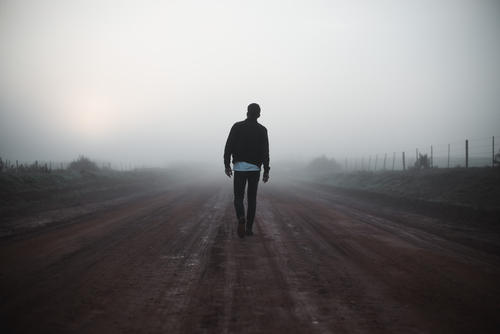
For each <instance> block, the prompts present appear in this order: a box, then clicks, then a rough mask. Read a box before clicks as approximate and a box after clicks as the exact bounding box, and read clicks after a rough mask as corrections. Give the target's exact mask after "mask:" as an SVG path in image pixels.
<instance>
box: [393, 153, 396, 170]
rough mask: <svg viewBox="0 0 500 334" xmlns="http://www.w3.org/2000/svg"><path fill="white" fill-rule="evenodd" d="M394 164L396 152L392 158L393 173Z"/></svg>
mask: <svg viewBox="0 0 500 334" xmlns="http://www.w3.org/2000/svg"><path fill="white" fill-rule="evenodd" d="M395 162H396V152H394V155H393V156H392V171H394V163H395Z"/></svg>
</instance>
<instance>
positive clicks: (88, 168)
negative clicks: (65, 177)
mask: <svg viewBox="0 0 500 334" xmlns="http://www.w3.org/2000/svg"><path fill="white" fill-rule="evenodd" d="M68 170H71V171H80V172H97V171H99V167H97V164H96V163H95V162H93V161H91V160H90V159H89V158H87V157H85V156H83V155H80V156H79V157H78V159H77V160H73V161H72V162H70V163H69V165H68Z"/></svg>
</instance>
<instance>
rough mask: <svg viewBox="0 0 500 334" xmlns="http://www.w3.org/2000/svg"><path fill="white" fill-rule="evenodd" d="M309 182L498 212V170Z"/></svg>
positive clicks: (432, 171)
mask: <svg viewBox="0 0 500 334" xmlns="http://www.w3.org/2000/svg"><path fill="white" fill-rule="evenodd" d="M309 181H312V182H314V183H320V184H326V185H331V186H335V187H339V188H345V189H356V190H362V191H366V192H370V193H373V194H384V195H388V196H391V197H395V198H408V199H415V200H421V201H429V202H435V203H443V204H451V205H457V206H464V207H470V208H474V209H480V210H489V211H500V169H499V168H468V169H465V168H455V169H430V170H409V171H395V172H375V173H369V172H364V173H351V174H328V175H319V176H315V177H313V178H311V179H310V180H309Z"/></svg>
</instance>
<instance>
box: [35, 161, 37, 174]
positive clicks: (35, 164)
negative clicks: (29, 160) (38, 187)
mask: <svg viewBox="0 0 500 334" xmlns="http://www.w3.org/2000/svg"><path fill="white" fill-rule="evenodd" d="M35 168H36V171H37V172H38V160H36V161H35Z"/></svg>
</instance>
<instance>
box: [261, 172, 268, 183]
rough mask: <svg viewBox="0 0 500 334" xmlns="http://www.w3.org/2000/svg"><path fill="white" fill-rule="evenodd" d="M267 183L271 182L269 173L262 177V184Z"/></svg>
mask: <svg viewBox="0 0 500 334" xmlns="http://www.w3.org/2000/svg"><path fill="white" fill-rule="evenodd" d="M267 181H269V173H264V175H263V176H262V182H264V183H266V182H267Z"/></svg>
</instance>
